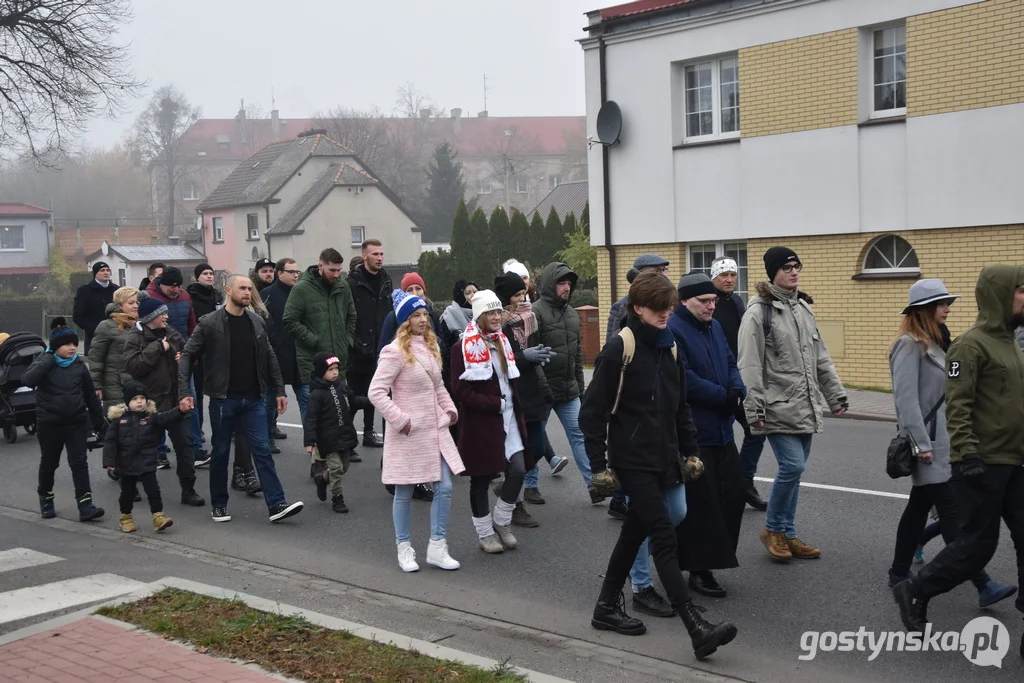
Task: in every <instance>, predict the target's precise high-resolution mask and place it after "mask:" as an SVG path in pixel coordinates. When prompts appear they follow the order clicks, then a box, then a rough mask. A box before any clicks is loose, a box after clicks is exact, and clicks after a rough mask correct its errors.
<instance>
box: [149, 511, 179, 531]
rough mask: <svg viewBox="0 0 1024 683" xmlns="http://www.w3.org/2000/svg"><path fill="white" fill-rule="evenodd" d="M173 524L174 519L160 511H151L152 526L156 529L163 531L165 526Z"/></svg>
mask: <svg viewBox="0 0 1024 683" xmlns="http://www.w3.org/2000/svg"><path fill="white" fill-rule="evenodd" d="M172 524H174V520H173V519H171V518H170V517H168V516H167V515H165V514H164V513H162V512H154V513H153V528H154V529H156V530H157V531H163V530H164V529H166V528H167V527H169V526H171V525H172Z"/></svg>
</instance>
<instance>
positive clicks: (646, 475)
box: [601, 469, 690, 611]
mask: <svg viewBox="0 0 1024 683" xmlns="http://www.w3.org/2000/svg"><path fill="white" fill-rule="evenodd" d="M615 474H616V476H618V478H619V483H620V484H622V489H623V491H625V492H626V495H627V496H629V512H628V513H627V514H626V520H625V521H624V522H623V523H622V530H621V531H620V532H619V540H618V542H616V544H615V548H614V549H613V550H612V556H611V558H609V560H608V569H607V570H605V574H604V584H603V585H602V586H601V600H604V601H609V602H614V601H615V600H616V599H617V597H618V595H619V594H620V593H621V592H622V586H623V584H625V582H626V577H627V576H629V570H630V568H631V567H632V566H633V562H634V561H635V560H636V553H637V551H638V550H639V549H640V544H641V543H643V542H644V539H645V538H647V537H650V539H651V542H650V548H651V556H652V557H653V558H654V567H655V568H656V569H657V570H658V578H659V579H661V585H662V586H664V587H665V592H666V593H667V594H668V601H669V602H670V603H672V607H674V608H675V609H676V610H677V611H680V610H681V608H682V606H683V605H684V604H686V603H687V602H689V601H690V591H689V589H687V587H686V583H685V582H684V581H683V574H682V572H680V571H679V559H678V557H677V554H676V529H675V525H674V524H673V523H672V519H671V518H670V517H669V515H668V508H666V507H665V502H664V501H663V500H662V496H663V495H664V491H665V484H664V481H663V478H662V476H661V475H660V474H659V473H657V472H639V471H636V470H624V469H617V470H615ZM687 516H689V515H687Z"/></svg>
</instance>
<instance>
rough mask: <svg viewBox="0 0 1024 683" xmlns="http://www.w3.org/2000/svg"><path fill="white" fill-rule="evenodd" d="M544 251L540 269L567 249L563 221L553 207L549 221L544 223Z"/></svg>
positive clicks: (549, 214)
mask: <svg viewBox="0 0 1024 683" xmlns="http://www.w3.org/2000/svg"><path fill="white" fill-rule="evenodd" d="M543 244H544V249H543V251H542V252H541V262H540V267H541V268H543V267H544V266H546V265H547V264H549V263H551V262H552V261H554V260H556V259H557V258H558V255H557V254H558V252H560V251H561V250H562V249H565V247H566V245H565V244H564V243H563V236H562V221H561V220H560V219H559V218H558V212H557V211H555V207H553V206H552V207H551V211H549V212H548V220H547V222H546V223H544V242H543Z"/></svg>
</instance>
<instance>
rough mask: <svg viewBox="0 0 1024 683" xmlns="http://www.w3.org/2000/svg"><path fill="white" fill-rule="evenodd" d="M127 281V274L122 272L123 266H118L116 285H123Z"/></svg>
mask: <svg viewBox="0 0 1024 683" xmlns="http://www.w3.org/2000/svg"><path fill="white" fill-rule="evenodd" d="M127 281H128V274H127V273H125V272H124V268H118V269H117V286H118V287H124V285H125V283H126V282H127Z"/></svg>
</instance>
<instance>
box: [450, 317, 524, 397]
mask: <svg viewBox="0 0 1024 683" xmlns="http://www.w3.org/2000/svg"><path fill="white" fill-rule="evenodd" d="M488 341H491V342H494V345H495V346H497V345H498V344H499V343H500V344H501V348H502V350H503V351H504V353H505V360H506V361H507V365H508V378H509V379H515V378H517V377H519V368H517V367H516V357H515V355H514V354H513V353H512V345H511V344H509V343H508V337H506V336H505V335H504V333H502V332H501V331H498V332H495V333H493V334H481V333H480V331H479V330H478V329H477V327H476V323H475V322H473V321H470V323H469V325H467V326H466V331H465V333H463V335H462V360H463V361H464V362H465V364H466V371H465V372H463V373H462V374H461V375H459V379H461V380H466V381H470V382H481V381H486V380H489V379H490V378H491V377H492V376H493V375H494V366H493V365H491V345H490V344H488V343H487V342H488Z"/></svg>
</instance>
